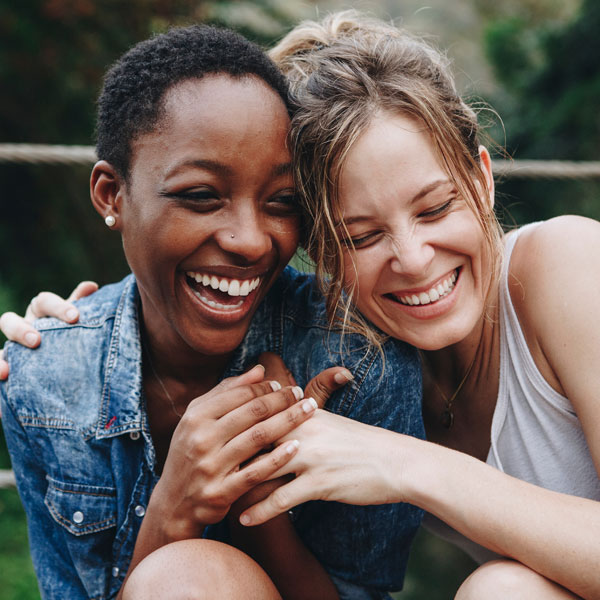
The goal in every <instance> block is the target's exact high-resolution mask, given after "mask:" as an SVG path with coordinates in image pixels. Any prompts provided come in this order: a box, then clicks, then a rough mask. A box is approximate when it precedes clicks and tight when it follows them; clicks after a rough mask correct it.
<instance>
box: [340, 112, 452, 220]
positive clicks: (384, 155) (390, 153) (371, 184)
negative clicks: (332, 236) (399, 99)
mask: <svg viewBox="0 0 600 600" xmlns="http://www.w3.org/2000/svg"><path fill="white" fill-rule="evenodd" d="M445 177H447V174H446V172H445V171H444V169H443V168H442V166H441V164H440V161H439V159H438V157H437V154H436V152H435V150H434V147H433V143H432V141H431V138H430V135H429V133H428V131H427V129H426V127H425V125H424V124H422V123H421V122H419V121H417V120H416V119H413V118H410V117H407V116H404V115H397V114H391V113H379V114H377V115H375V116H374V118H373V120H372V121H371V123H370V124H369V126H368V127H367V129H366V130H365V131H364V132H363V133H362V134H361V135H360V137H359V138H358V139H357V140H356V142H355V143H354V145H353V146H352V148H351V149H350V152H349V153H348V156H347V158H346V161H345V163H344V166H343V168H342V171H341V175H340V198H341V200H342V202H343V203H344V204H345V205H346V208H349V206H348V205H349V202H350V201H352V200H353V199H355V200H357V199H360V198H363V199H364V198H366V197H372V198H373V199H375V198H377V199H379V200H381V201H388V200H391V201H397V200H398V199H399V198H402V197H404V196H410V195H411V194H415V193H417V192H418V191H419V190H420V189H421V188H422V187H423V186H424V185H427V184H428V183H430V182H431V181H435V180H439V179H441V178H445Z"/></svg>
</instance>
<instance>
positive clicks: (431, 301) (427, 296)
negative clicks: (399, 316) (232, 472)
mask: <svg viewBox="0 0 600 600" xmlns="http://www.w3.org/2000/svg"><path fill="white" fill-rule="evenodd" d="M459 275H460V267H458V268H456V269H454V271H452V272H451V273H450V274H448V275H446V276H444V277H443V278H442V279H440V280H439V281H438V282H437V283H435V284H434V285H432V286H431V287H430V288H428V289H422V288H421V289H420V290H406V291H402V292H392V293H388V294H385V297H386V298H388V299H389V300H393V301H394V302H397V303H399V304H402V305H404V306H427V305H429V306H432V305H435V304H437V303H438V302H441V301H442V300H443V299H444V298H447V297H448V296H449V295H450V294H451V293H452V291H453V290H454V288H455V286H456V282H457V280H458V277H459ZM443 304H444V305H445V304H446V303H445V302H444V303H443ZM440 306H442V305H441V304H440Z"/></svg>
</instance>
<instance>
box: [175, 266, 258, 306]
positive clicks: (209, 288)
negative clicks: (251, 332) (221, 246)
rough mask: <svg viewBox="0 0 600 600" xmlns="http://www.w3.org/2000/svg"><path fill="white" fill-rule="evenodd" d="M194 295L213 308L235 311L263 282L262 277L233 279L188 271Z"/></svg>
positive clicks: (187, 275) (188, 279) (188, 278)
mask: <svg viewBox="0 0 600 600" xmlns="http://www.w3.org/2000/svg"><path fill="white" fill-rule="evenodd" d="M185 274H186V278H187V282H188V285H189V286H190V287H191V288H192V292H193V293H194V295H195V296H196V297H197V298H198V299H199V300H200V301H201V302H202V303H204V304H205V305H207V306H209V307H210V308H212V309H216V310H223V311H233V310H236V309H238V308H240V307H241V306H242V305H243V304H244V303H245V302H246V300H248V297H249V296H250V295H253V294H252V292H254V291H255V290H256V289H257V288H258V287H259V285H260V283H261V278H260V277H253V278H249V279H233V278H229V277H219V276H217V275H213V274H208V273H202V272H199V271H186V273H185Z"/></svg>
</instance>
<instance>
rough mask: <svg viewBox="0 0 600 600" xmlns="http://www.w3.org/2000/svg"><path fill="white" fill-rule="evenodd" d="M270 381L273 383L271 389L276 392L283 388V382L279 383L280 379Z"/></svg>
mask: <svg viewBox="0 0 600 600" xmlns="http://www.w3.org/2000/svg"><path fill="white" fill-rule="evenodd" d="M269 383H270V384H271V389H272V390H273V391H274V392H277V391H278V390H280V389H281V384H280V383H279V381H269Z"/></svg>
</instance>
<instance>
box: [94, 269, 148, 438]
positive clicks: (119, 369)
mask: <svg viewBox="0 0 600 600" xmlns="http://www.w3.org/2000/svg"><path fill="white" fill-rule="evenodd" d="M138 304H139V294H138V290H137V285H136V283H135V279H134V277H133V276H130V277H128V278H127V282H126V284H125V287H124V289H123V293H122V294H121V297H120V299H119V304H118V305H117V309H116V312H115V316H114V323H113V330H112V334H111V338H110V345H109V351H108V356H107V360H106V369H105V373H104V382H103V387H102V402H101V404H100V412H99V415H98V427H97V429H96V438H98V439H103V438H110V437H114V436H116V435H121V434H123V433H131V432H144V433H146V434H149V432H148V431H147V419H146V411H145V407H144V404H145V402H144V398H143V392H142V389H143V388H142V347H141V342H140V328H139V310H138Z"/></svg>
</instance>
